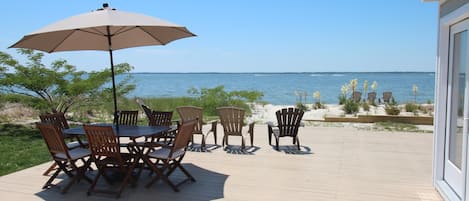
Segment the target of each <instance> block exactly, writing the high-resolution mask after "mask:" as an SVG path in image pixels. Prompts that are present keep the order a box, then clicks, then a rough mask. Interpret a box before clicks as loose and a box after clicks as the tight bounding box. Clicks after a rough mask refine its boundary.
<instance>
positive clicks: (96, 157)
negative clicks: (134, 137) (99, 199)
mask: <svg viewBox="0 0 469 201" xmlns="http://www.w3.org/2000/svg"><path fill="white" fill-rule="evenodd" d="M83 128H84V130H85V133H86V137H87V138H88V141H89V147H90V149H91V153H92V154H91V156H92V160H93V162H94V163H95V164H96V167H97V168H98V174H97V175H96V177H95V178H94V180H93V183H92V184H91V186H90V188H89V189H88V195H90V194H91V193H92V192H97V193H110V194H116V197H117V198H119V197H120V195H121V193H122V191H123V190H124V188H125V186H126V185H127V184H128V183H129V182H131V183H132V184H134V183H135V180H134V179H133V178H132V171H133V170H134V167H135V165H136V163H137V160H136V159H135V158H134V157H133V156H132V155H131V154H130V153H121V152H120V148H119V138H118V136H116V134H115V133H114V130H113V129H112V127H111V126H93V125H85V126H83ZM108 172H114V173H115V172H117V173H122V174H125V176H124V179H123V180H122V182H121V184H120V186H119V187H118V189H117V190H116V191H113V190H110V189H98V188H96V184H97V182H98V180H99V178H100V177H101V176H103V177H104V178H105V180H106V182H108V183H112V182H110V179H109V176H108V175H107V173H108Z"/></svg>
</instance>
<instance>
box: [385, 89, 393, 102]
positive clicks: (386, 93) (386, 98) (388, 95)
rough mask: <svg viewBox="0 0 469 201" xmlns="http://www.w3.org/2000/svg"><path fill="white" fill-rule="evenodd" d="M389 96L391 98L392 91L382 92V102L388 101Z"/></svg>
mask: <svg viewBox="0 0 469 201" xmlns="http://www.w3.org/2000/svg"><path fill="white" fill-rule="evenodd" d="M391 98H392V92H390V91H386V92H383V102H385V103H389V101H390V100H391Z"/></svg>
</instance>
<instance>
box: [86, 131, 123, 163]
mask: <svg viewBox="0 0 469 201" xmlns="http://www.w3.org/2000/svg"><path fill="white" fill-rule="evenodd" d="M83 128H84V130H85V134H86V137H87V138H88V142H89V148H90V150H91V153H92V154H93V155H94V156H97V157H96V158H100V157H110V158H112V159H114V160H117V161H118V162H119V164H123V163H124V160H123V159H122V157H121V154H120V148H119V138H118V136H117V135H116V134H115V133H114V130H113V129H112V126H95V125H84V126H83Z"/></svg>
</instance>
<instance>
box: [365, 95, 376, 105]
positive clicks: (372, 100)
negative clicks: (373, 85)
mask: <svg viewBox="0 0 469 201" xmlns="http://www.w3.org/2000/svg"><path fill="white" fill-rule="evenodd" d="M367 99H368V103H369V104H373V103H374V102H375V100H376V92H369V93H368V98H367Z"/></svg>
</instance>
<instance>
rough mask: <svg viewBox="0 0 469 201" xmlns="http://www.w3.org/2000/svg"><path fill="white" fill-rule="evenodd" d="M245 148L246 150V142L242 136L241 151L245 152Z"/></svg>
mask: <svg viewBox="0 0 469 201" xmlns="http://www.w3.org/2000/svg"><path fill="white" fill-rule="evenodd" d="M245 148H246V142H245V140H244V136H241V149H242V150H243V151H244V149H245Z"/></svg>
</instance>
